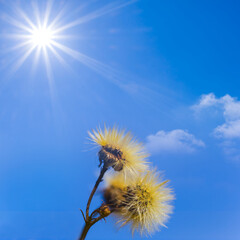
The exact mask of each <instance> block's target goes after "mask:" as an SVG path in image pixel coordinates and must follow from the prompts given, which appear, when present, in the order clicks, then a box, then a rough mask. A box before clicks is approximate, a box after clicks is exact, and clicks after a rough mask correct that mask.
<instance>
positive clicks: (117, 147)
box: [89, 127, 147, 176]
mask: <svg viewBox="0 0 240 240" xmlns="http://www.w3.org/2000/svg"><path fill="white" fill-rule="evenodd" d="M89 136H90V138H91V140H92V141H93V142H94V143H95V144H97V145H98V146H100V147H101V149H100V151H99V153H98V155H99V161H100V165H101V164H103V165H104V166H105V167H112V168H113V169H114V170H115V171H122V172H123V174H124V176H126V175H129V173H130V175H132V174H136V173H138V172H141V171H143V170H146V168H147V162H146V157H147V154H146V152H145V151H144V148H143V146H142V144H141V143H139V142H137V141H136V140H135V139H134V138H133V137H132V135H131V134H130V133H129V132H128V133H126V132H125V131H124V130H118V129H117V128H115V127H114V128H107V127H105V128H104V130H101V129H97V130H96V131H95V130H93V131H92V132H89Z"/></svg>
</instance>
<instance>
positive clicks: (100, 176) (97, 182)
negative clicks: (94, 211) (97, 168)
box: [86, 166, 108, 220]
mask: <svg viewBox="0 0 240 240" xmlns="http://www.w3.org/2000/svg"><path fill="white" fill-rule="evenodd" d="M107 170H108V169H107V168H106V167H104V166H103V168H102V170H101V172H100V175H99V177H98V179H97V181H96V183H95V185H94V187H93V190H92V192H91V194H90V196H89V199H88V202H87V208H86V220H88V218H89V208H90V204H91V201H92V198H93V195H94V193H95V192H96V190H97V188H98V185H99V184H100V182H101V181H102V179H103V176H104V174H105V172H106V171H107Z"/></svg>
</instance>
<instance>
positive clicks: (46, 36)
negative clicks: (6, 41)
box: [30, 26, 54, 48]
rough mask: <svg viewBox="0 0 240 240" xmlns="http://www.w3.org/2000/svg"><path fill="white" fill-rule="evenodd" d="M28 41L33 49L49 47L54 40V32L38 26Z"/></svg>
mask: <svg viewBox="0 0 240 240" xmlns="http://www.w3.org/2000/svg"><path fill="white" fill-rule="evenodd" d="M30 39H31V42H32V44H33V46H34V47H40V48H42V47H49V46H51V44H52V41H53V39H54V31H53V30H52V29H50V28H48V27H42V26H40V27H39V28H36V29H34V30H33V32H32V33H31V34H30Z"/></svg>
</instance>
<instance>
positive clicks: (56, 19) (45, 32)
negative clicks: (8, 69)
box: [3, 0, 136, 78]
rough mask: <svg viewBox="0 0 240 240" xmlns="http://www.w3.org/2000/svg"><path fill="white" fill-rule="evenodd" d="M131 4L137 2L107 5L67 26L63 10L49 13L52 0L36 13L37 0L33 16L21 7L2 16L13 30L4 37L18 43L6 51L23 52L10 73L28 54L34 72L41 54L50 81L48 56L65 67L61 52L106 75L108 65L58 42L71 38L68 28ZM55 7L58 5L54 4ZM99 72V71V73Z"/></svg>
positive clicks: (37, 8) (37, 9) (133, 0)
mask: <svg viewBox="0 0 240 240" xmlns="http://www.w3.org/2000/svg"><path fill="white" fill-rule="evenodd" d="M134 2H136V0H130V1H129V0H120V1H114V2H110V3H109V4H107V5H105V6H102V7H101V8H99V9H97V10H94V11H92V12H89V13H87V14H85V15H83V16H81V17H79V18H77V19H74V20H73V21H70V22H67V23H66V22H64V21H63V20H64V13H65V14H66V10H65V9H64V8H63V9H62V10H61V11H59V13H58V14H55V15H54V14H53V12H55V11H52V9H53V5H54V2H53V1H51V0H50V1H47V3H46V7H45V10H44V11H40V10H39V7H38V5H37V2H36V1H35V2H33V4H32V10H33V11H32V12H33V14H29V15H28V14H26V13H25V12H24V11H23V10H22V9H23V7H22V6H18V7H14V8H15V11H14V15H7V14H5V15H4V17H3V18H4V20H5V21H6V22H8V23H9V24H11V25H12V26H13V27H14V29H15V32H14V33H10V32H8V33H7V34H4V36H5V37H7V38H12V39H13V40H14V41H17V43H16V44H15V45H14V46H13V47H11V48H10V49H9V51H12V52H14V51H18V50H20V49H22V50H23V51H21V52H22V55H21V56H20V57H19V59H17V60H15V61H14V63H13V68H12V72H15V71H17V70H18V69H19V68H20V67H21V66H22V65H23V64H24V62H25V61H26V60H27V59H28V58H29V56H30V55H34V59H33V69H36V67H37V65H38V61H39V58H40V56H41V55H42V56H43V59H44V62H45V66H46V72H47V76H48V78H51V77H52V76H53V74H52V70H51V63H50V57H49V54H50V53H51V54H52V55H53V56H55V57H56V59H57V60H58V61H59V62H60V63H61V64H63V65H65V66H67V63H66V61H65V59H64V57H63V56H61V53H62V54H67V55H68V56H70V57H72V58H74V59H75V60H77V61H79V62H81V63H83V64H84V65H85V66H88V67H90V68H91V69H93V70H95V71H96V72H97V73H99V74H101V75H106V74H105V72H106V71H107V70H108V71H109V67H108V66H107V65H105V64H103V63H101V62H100V61H97V60H95V59H94V58H91V57H89V56H86V55H84V54H83V53H80V52H78V51H77V50H74V49H72V48H70V47H69V46H67V45H66V43H65V44H63V42H61V40H62V39H64V38H67V37H68V38H69V39H71V37H69V36H68V35H67V34H66V31H67V30H68V29H70V28H73V27H76V26H77V25H80V24H83V23H86V22H89V21H91V20H94V19H96V18H99V17H101V16H103V15H106V14H108V13H110V12H112V11H115V10H117V9H120V8H122V7H125V6H127V5H129V4H131V3H134ZM55 4H56V5H57V2H56V3H55ZM80 8H81V7H80ZM66 15H67V14H66ZM30 16H31V17H30ZM34 52H35V54H34ZM51 61H52V59H51ZM105 68H106V69H105ZM99 69H101V71H100V70H99Z"/></svg>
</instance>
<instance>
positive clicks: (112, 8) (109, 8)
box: [54, 0, 137, 33]
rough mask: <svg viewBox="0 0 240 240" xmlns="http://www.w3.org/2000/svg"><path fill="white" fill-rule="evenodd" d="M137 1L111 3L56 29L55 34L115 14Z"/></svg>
mask: <svg viewBox="0 0 240 240" xmlns="http://www.w3.org/2000/svg"><path fill="white" fill-rule="evenodd" d="M136 1H137V0H131V1H127V2H123V3H116V2H115V3H109V4H107V5H105V6H104V7H102V8H100V9H97V10H95V11H93V12H92V13H89V14H87V15H85V16H83V17H81V18H79V19H77V20H75V21H73V22H71V23H68V24H66V25H64V26H62V27H60V28H58V29H56V30H55V31H54V33H59V32H62V31H64V30H66V29H69V28H72V27H75V26H77V25H80V24H83V23H86V22H89V21H91V20H94V19H96V18H99V17H101V16H103V15H106V14H108V13H110V12H113V11H115V10H117V9H120V8H123V7H125V6H127V5H129V4H132V3H134V2H136Z"/></svg>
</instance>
